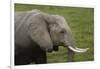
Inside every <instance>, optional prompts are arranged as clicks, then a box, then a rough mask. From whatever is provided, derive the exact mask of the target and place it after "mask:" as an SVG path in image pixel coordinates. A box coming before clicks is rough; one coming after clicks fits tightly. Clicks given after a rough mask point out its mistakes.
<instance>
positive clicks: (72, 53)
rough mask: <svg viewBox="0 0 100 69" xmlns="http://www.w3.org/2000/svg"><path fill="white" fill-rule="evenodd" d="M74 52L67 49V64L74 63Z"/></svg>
mask: <svg viewBox="0 0 100 69" xmlns="http://www.w3.org/2000/svg"><path fill="white" fill-rule="evenodd" d="M74 54H75V53H74V52H73V51H72V50H70V49H68V56H67V57H68V62H73V61H74Z"/></svg>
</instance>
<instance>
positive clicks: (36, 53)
mask: <svg viewBox="0 0 100 69" xmlns="http://www.w3.org/2000/svg"><path fill="white" fill-rule="evenodd" d="M59 46H64V47H65V48H66V49H68V61H69V62H71V61H73V58H74V53H75V52H86V51H87V50H88V48H86V49H80V48H77V47H75V42H74V38H73V35H72V32H71V30H70V27H69V26H68V24H67V21H66V20H65V19H64V17H63V16H59V15H49V14H47V13H44V12H41V11H39V10H36V9H35V10H32V11H27V12H15V65H25V64H30V63H31V62H33V61H34V62H35V63H36V64H42V63H47V56H46V52H52V51H53V50H55V51H58V47H59Z"/></svg>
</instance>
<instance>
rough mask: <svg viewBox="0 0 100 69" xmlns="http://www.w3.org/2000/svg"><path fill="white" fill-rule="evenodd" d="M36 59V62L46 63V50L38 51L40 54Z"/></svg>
mask: <svg viewBox="0 0 100 69" xmlns="http://www.w3.org/2000/svg"><path fill="white" fill-rule="evenodd" d="M34 61H35V64H45V63H47V56H46V52H45V51H41V52H40V53H38V55H36V57H35V60H34Z"/></svg>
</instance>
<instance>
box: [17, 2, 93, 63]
mask: <svg viewBox="0 0 100 69" xmlns="http://www.w3.org/2000/svg"><path fill="white" fill-rule="evenodd" d="M32 9H39V10H41V11H43V12H45V13H48V14H58V15H61V16H64V17H65V19H66V20H67V21H68V24H69V26H70V27H71V30H72V32H73V35H74V37H75V41H76V46H77V47H80V48H87V47H88V48H90V49H89V50H88V51H87V52H85V53H76V54H75V58H74V60H75V62H77V61H78V62H79V61H93V60H94V9H93V8H82V7H61V6H43V5H32V4H31V5H30V4H15V11H30V10H32ZM47 57H48V63H59V62H60V63H64V62H66V61H67V49H65V48H63V47H59V51H58V52H53V53H47Z"/></svg>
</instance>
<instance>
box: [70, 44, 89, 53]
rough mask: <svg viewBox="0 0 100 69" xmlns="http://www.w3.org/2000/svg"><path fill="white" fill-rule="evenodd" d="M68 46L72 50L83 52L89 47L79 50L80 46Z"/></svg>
mask: <svg viewBox="0 0 100 69" xmlns="http://www.w3.org/2000/svg"><path fill="white" fill-rule="evenodd" d="M68 48H69V49H70V50H72V51H74V52H80V53H82V52H86V51H87V50H88V49H84V50H83V49H81V50H79V48H77V49H76V48H73V47H72V46H68Z"/></svg>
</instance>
